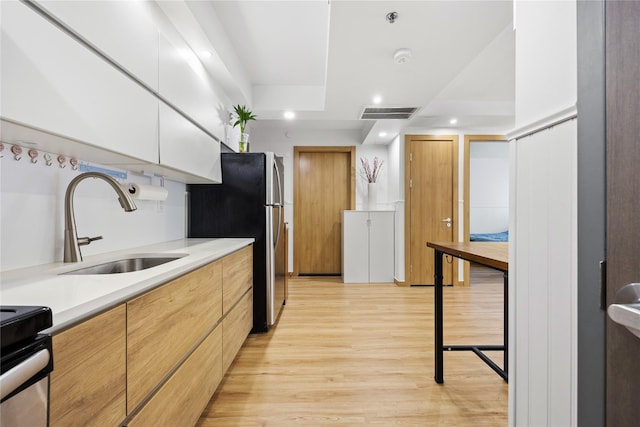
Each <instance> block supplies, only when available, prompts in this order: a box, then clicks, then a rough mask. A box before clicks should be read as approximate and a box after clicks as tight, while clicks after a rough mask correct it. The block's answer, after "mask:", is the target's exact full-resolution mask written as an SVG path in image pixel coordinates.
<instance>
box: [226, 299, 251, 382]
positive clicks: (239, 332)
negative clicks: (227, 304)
mask: <svg viewBox="0 0 640 427" xmlns="http://www.w3.org/2000/svg"><path fill="white" fill-rule="evenodd" d="M252 327H253V290H249V291H248V292H247V293H246V294H245V295H244V296H243V297H242V298H241V299H240V301H239V302H238V305H236V306H235V307H234V308H233V309H232V310H231V311H230V312H229V314H228V315H227V317H225V318H224V320H223V321H222V348H223V349H224V350H223V355H222V370H223V371H224V372H227V369H229V366H231V362H233V359H235V357H236V354H238V351H239V350H240V347H242V344H243V343H244V341H245V339H247V335H249V332H251V328H252Z"/></svg>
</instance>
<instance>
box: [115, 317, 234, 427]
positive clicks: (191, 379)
mask: <svg viewBox="0 0 640 427" xmlns="http://www.w3.org/2000/svg"><path fill="white" fill-rule="evenodd" d="M222 375H223V374H222V325H218V327H217V328H216V329H215V330H214V331H213V332H211V334H210V335H209V336H208V337H207V339H206V340H204V341H203V342H202V344H201V345H200V346H199V347H198V349H197V350H196V351H194V352H193V353H192V354H191V356H190V357H189V358H188V359H187V360H186V361H185V362H184V363H183V364H182V365H181V366H180V368H178V370H177V371H176V372H175V373H174V374H173V375H172V376H171V378H169V380H167V382H165V383H164V384H163V385H162V387H160V389H159V390H158V392H157V393H156V394H155V395H154V396H153V397H152V398H151V400H149V402H147V403H146V404H145V405H144V406H143V407H142V409H141V410H140V412H139V413H137V414H136V415H135V416H134V417H133V419H132V420H131V421H130V422H129V423H128V424H127V425H128V426H193V425H195V424H196V423H197V422H198V419H199V418H200V414H202V411H203V410H204V408H205V407H206V406H207V403H209V400H210V399H211V396H213V393H214V392H215V391H216V388H217V387H218V384H220V381H221V380H222Z"/></svg>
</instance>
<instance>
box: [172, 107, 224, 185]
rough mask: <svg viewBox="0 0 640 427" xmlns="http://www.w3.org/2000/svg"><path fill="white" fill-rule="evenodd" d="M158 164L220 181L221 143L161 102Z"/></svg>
mask: <svg viewBox="0 0 640 427" xmlns="http://www.w3.org/2000/svg"><path fill="white" fill-rule="evenodd" d="M160 165H161V166H168V167H170V168H173V169H177V170H179V171H184V172H186V173H189V174H191V175H194V176H197V177H202V178H205V179H206V180H210V181H213V182H222V169H221V166H220V143H219V142H217V141H216V140H214V139H213V138H211V137H210V136H209V135H207V134H206V133H204V132H203V131H202V130H201V129H199V128H198V127H196V126H195V125H194V124H193V123H191V122H190V121H188V120H187V119H185V118H184V117H182V116H181V115H180V114H178V113H176V112H175V110H173V109H172V108H169V107H168V106H167V105H165V104H164V103H160ZM194 182H196V181H194Z"/></svg>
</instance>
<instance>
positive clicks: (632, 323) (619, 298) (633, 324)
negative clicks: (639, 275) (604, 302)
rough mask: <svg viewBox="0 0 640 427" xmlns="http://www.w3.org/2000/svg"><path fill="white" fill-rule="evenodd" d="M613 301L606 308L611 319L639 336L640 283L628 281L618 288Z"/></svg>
mask: <svg viewBox="0 0 640 427" xmlns="http://www.w3.org/2000/svg"><path fill="white" fill-rule="evenodd" d="M615 301H616V302H615V303H614V304H611V305H610V306H609V308H607V313H608V314H609V317H610V318H611V320H613V321H614V322H616V323H617V324H619V325H622V326H624V327H625V328H627V329H628V330H629V332H631V333H632V334H634V335H635V336H637V337H638V338H640V283H630V284H628V285H626V286H624V287H622V288H620V289H619V290H618V292H616V297H615Z"/></svg>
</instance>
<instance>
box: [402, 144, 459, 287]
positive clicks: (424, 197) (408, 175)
mask: <svg viewBox="0 0 640 427" xmlns="http://www.w3.org/2000/svg"><path fill="white" fill-rule="evenodd" d="M405 200H406V204H407V207H406V209H405V277H406V278H407V284H409V285H432V284H433V283H434V279H433V276H434V266H433V257H434V254H433V249H431V248H428V247H427V246H426V243H427V242H454V241H457V240H458V221H457V218H458V203H457V200H458V137H457V135H438V136H433V135H406V136H405ZM453 265H454V263H445V265H444V271H443V273H444V283H445V284H455V283H457V277H458V274H457V269H454V268H453Z"/></svg>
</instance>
